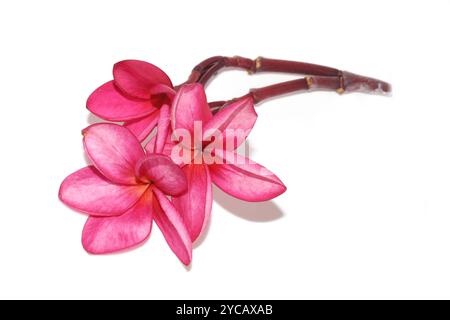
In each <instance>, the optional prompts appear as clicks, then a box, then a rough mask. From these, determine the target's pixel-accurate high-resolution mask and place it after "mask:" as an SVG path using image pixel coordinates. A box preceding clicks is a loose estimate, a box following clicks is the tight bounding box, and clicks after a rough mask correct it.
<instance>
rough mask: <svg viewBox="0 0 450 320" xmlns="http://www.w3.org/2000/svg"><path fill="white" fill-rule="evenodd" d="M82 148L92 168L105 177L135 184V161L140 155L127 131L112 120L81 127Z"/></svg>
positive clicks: (142, 154)
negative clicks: (84, 127) (90, 161)
mask: <svg viewBox="0 0 450 320" xmlns="http://www.w3.org/2000/svg"><path fill="white" fill-rule="evenodd" d="M83 135H84V139H83V142H84V147H85V149H86V152H87V154H88V156H89V158H90V159H91V160H92V162H93V163H94V165H95V167H96V168H97V169H98V170H99V171H100V172H101V173H102V174H103V175H104V176H105V177H106V178H108V179H109V180H111V181H112V182H115V183H120V184H136V177H135V175H134V173H135V168H136V163H137V162H138V161H139V160H141V159H142V158H143V157H144V156H145V153H144V149H143V148H142V146H141V144H140V143H139V141H138V140H137V139H136V137H135V136H134V135H133V134H132V133H131V132H130V130H128V129H126V128H124V127H122V126H119V125H117V124H112V123H98V124H94V125H92V126H90V127H88V128H86V129H84V130H83Z"/></svg>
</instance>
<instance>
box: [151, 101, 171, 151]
mask: <svg viewBox="0 0 450 320" xmlns="http://www.w3.org/2000/svg"><path fill="white" fill-rule="evenodd" d="M169 131H170V107H169V106H168V105H166V104H165V105H163V106H162V107H161V109H160V111H159V120H158V131H157V132H156V142H155V149H154V153H161V152H163V150H164V145H165V143H166V140H167V137H168V136H169Z"/></svg>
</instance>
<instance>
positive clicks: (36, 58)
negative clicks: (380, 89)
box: [0, 0, 450, 299]
mask: <svg viewBox="0 0 450 320" xmlns="http://www.w3.org/2000/svg"><path fill="white" fill-rule="evenodd" d="M449 13H450V2H448V1H427V2H425V1H421V2H419V1H407V2H406V1H376V2H370V3H369V2H365V3H364V2H361V1H329V2H323V1H298V0H296V1H281V0H278V1H261V0H260V1H242V0H239V1H233V0H227V1H226V2H220V3H219V2H213V1H166V0H165V1H152V2H150V1H130V0H129V1H111V0H109V1H73V2H68V1H44V0H42V1H2V2H1V3H0V98H1V99H0V104H1V116H2V121H1V125H0V134H1V135H0V136H1V150H2V151H1V155H2V156H1V158H0V162H1V166H0V173H1V176H0V186H1V201H0V298H161V299H163V298H181V299H187V298H193V299H196V298H236V299H239V298H268V299H270V298H308V299H314V298H344V299H347V298H450V272H449V270H450V253H449V252H450V197H449V196H450V103H449V94H448V91H449V87H450V83H449V79H450V62H449V60H450V59H449V57H450V50H449V48H448V46H447V45H448V30H450V19H449ZM212 55H242V56H247V57H250V58H255V57H257V56H259V55H262V56H266V57H273V58H283V59H293V60H300V61H307V62H314V63H320V64H325V65H330V66H334V67H338V68H342V69H345V70H349V71H353V72H356V73H360V74H364V75H368V76H373V77H378V78H381V79H384V80H387V81H390V82H391V83H392V84H393V88H394V94H393V96H392V97H390V98H386V97H380V96H371V95H361V94H352V95H344V96H339V95H337V94H335V93H332V92H330V93H323V92H320V93H309V94H299V95H291V96H289V97H284V98H281V99H277V100H272V101H270V102H267V103H264V104H262V105H261V106H259V107H258V109H257V111H258V113H259V120H258V122H257V124H256V127H255V129H254V130H253V132H252V134H251V135H250V140H249V141H250V142H249V143H250V147H251V156H252V158H253V159H254V160H256V161H258V162H260V163H261V164H263V165H265V166H266V167H268V168H269V169H271V170H272V171H274V172H275V173H276V174H277V175H278V176H279V177H280V178H281V179H282V180H283V181H284V183H285V184H286V185H287V187H288V190H287V192H286V193H285V194H283V195H282V196H280V197H279V198H277V199H275V200H274V201H272V202H269V203H263V204H246V203H242V202H239V201H237V200H233V199H231V198H230V197H228V196H226V195H224V194H223V193H221V192H219V191H217V190H215V197H216V199H217V201H216V202H215V203H214V206H213V217H212V223H211V226H210V229H209V232H208V234H207V237H206V238H205V239H204V241H203V242H202V243H201V244H200V245H198V246H197V248H196V249H195V251H194V261H193V264H192V267H191V269H190V270H186V269H185V268H184V267H183V266H182V265H181V264H180V263H179V262H178V261H177V259H176V257H175V256H174V255H173V254H172V253H171V251H170V249H169V248H168V246H167V245H166V244H165V242H164V240H163V238H162V235H161V233H160V232H159V230H158V229H157V228H156V227H155V228H154V229H153V232H152V236H151V238H150V239H149V241H148V242H147V243H146V244H145V245H144V246H141V247H139V248H138V249H136V250H134V251H131V252H127V253H124V254H118V255H109V256H90V255H88V254H87V253H85V252H84V250H83V248H82V247H81V243H80V237H81V230H82V227H83V223H84V221H85V217H84V216H83V215H81V214H78V213H76V212H74V211H72V210H70V209H69V208H67V207H65V206H64V205H63V204H61V203H60V202H59V201H58V198H57V193H58V188H59V184H60V183H61V181H62V180H63V178H64V177H65V176H67V175H68V174H70V173H71V172H73V171H75V170H76V169H78V168H81V167H83V166H85V163H86V162H85V158H84V155H83V150H82V144H81V134H80V130H81V129H82V128H84V127H85V126H87V125H88V122H89V121H92V120H94V119H92V118H88V115H89V114H88V112H87V110H86V109H85V101H86V98H87V97H88V95H89V94H90V93H91V92H92V91H93V90H94V89H95V88H96V87H97V86H99V85H100V84H102V83H103V82H105V81H107V80H109V79H111V77H112V76H111V69H112V66H113V63H114V62H116V61H119V60H122V59H129V58H134V59H142V60H147V61H151V62H152V63H154V64H156V65H158V66H160V67H161V68H162V69H164V70H165V71H166V72H167V73H168V74H169V75H170V76H171V78H172V79H173V80H174V82H175V83H180V82H182V81H184V80H185V79H186V77H187V76H188V74H189V72H190V70H191V68H192V67H193V66H194V65H195V64H196V63H198V62H199V61H201V60H203V59H205V58H207V57H209V56H212ZM290 78H292V77H287V76H280V75H257V76H248V75H247V74H246V73H245V72H239V71H230V72H226V73H222V74H221V75H220V77H219V78H217V80H216V81H214V82H213V83H212V84H211V85H210V86H209V88H208V90H207V93H208V97H209V98H210V99H211V100H217V99H226V98H231V97H235V96H239V95H242V94H244V93H245V92H247V90H248V88H251V87H257V86H261V85H264V84H269V83H271V82H277V81H281V80H285V79H290Z"/></svg>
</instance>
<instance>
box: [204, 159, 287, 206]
mask: <svg viewBox="0 0 450 320" xmlns="http://www.w3.org/2000/svg"><path fill="white" fill-rule="evenodd" d="M216 156H217V157H220V156H219V155H218V154H217V155H216ZM222 159H223V163H222V164H219V163H216V164H213V165H210V166H209V169H210V172H211V179H212V181H213V182H214V183H215V184H216V185H217V186H218V187H219V188H220V189H222V190H223V191H224V192H226V193H228V194H230V195H232V196H234V197H236V198H238V199H241V200H245V201H266V200H270V199H273V198H275V197H276V196H278V195H280V194H282V193H283V192H284V191H286V187H285V186H284V184H283V182H281V180H280V179H279V178H278V177H277V176H276V175H275V174H273V173H272V172H270V171H269V170H267V169H266V168H264V167H263V166H261V165H260V164H257V163H256V162H253V161H252V160H250V159H248V158H245V157H242V156H240V155H238V154H236V153H234V152H225V153H224V154H223V156H222Z"/></svg>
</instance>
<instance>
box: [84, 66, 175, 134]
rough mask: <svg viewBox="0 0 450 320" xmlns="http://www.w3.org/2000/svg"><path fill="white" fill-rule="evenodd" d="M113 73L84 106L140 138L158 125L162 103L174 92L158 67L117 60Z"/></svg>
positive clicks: (166, 101)
mask: <svg viewBox="0 0 450 320" xmlns="http://www.w3.org/2000/svg"><path fill="white" fill-rule="evenodd" d="M113 76H114V80H112V81H109V82H106V83H105V84H103V85H102V86H100V87H99V88H98V89H96V90H95V91H94V92H93V93H92V94H91V95H90V96H89V98H88V100H87V108H88V109H89V111H91V112H92V113H93V114H95V115H96V116H98V117H100V118H102V119H105V120H108V121H113V122H124V126H125V127H127V128H128V129H129V130H130V131H131V132H132V133H133V134H134V135H135V136H136V137H137V138H138V139H139V140H140V141H143V140H144V139H145V138H146V137H147V136H148V135H149V133H150V132H151V131H152V130H153V128H154V127H155V125H156V124H157V122H158V117H159V109H160V108H161V106H163V105H165V104H168V105H170V103H171V101H172V99H173V97H174V95H175V90H174V89H173V85H172V82H171V81H170V78H169V77H168V76H167V75H166V74H165V73H164V71H162V70H161V69H159V68H158V67H156V66H154V65H153V64H151V63H148V62H144V61H138V60H124V61H121V62H118V63H116V64H115V65H114V68H113Z"/></svg>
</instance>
